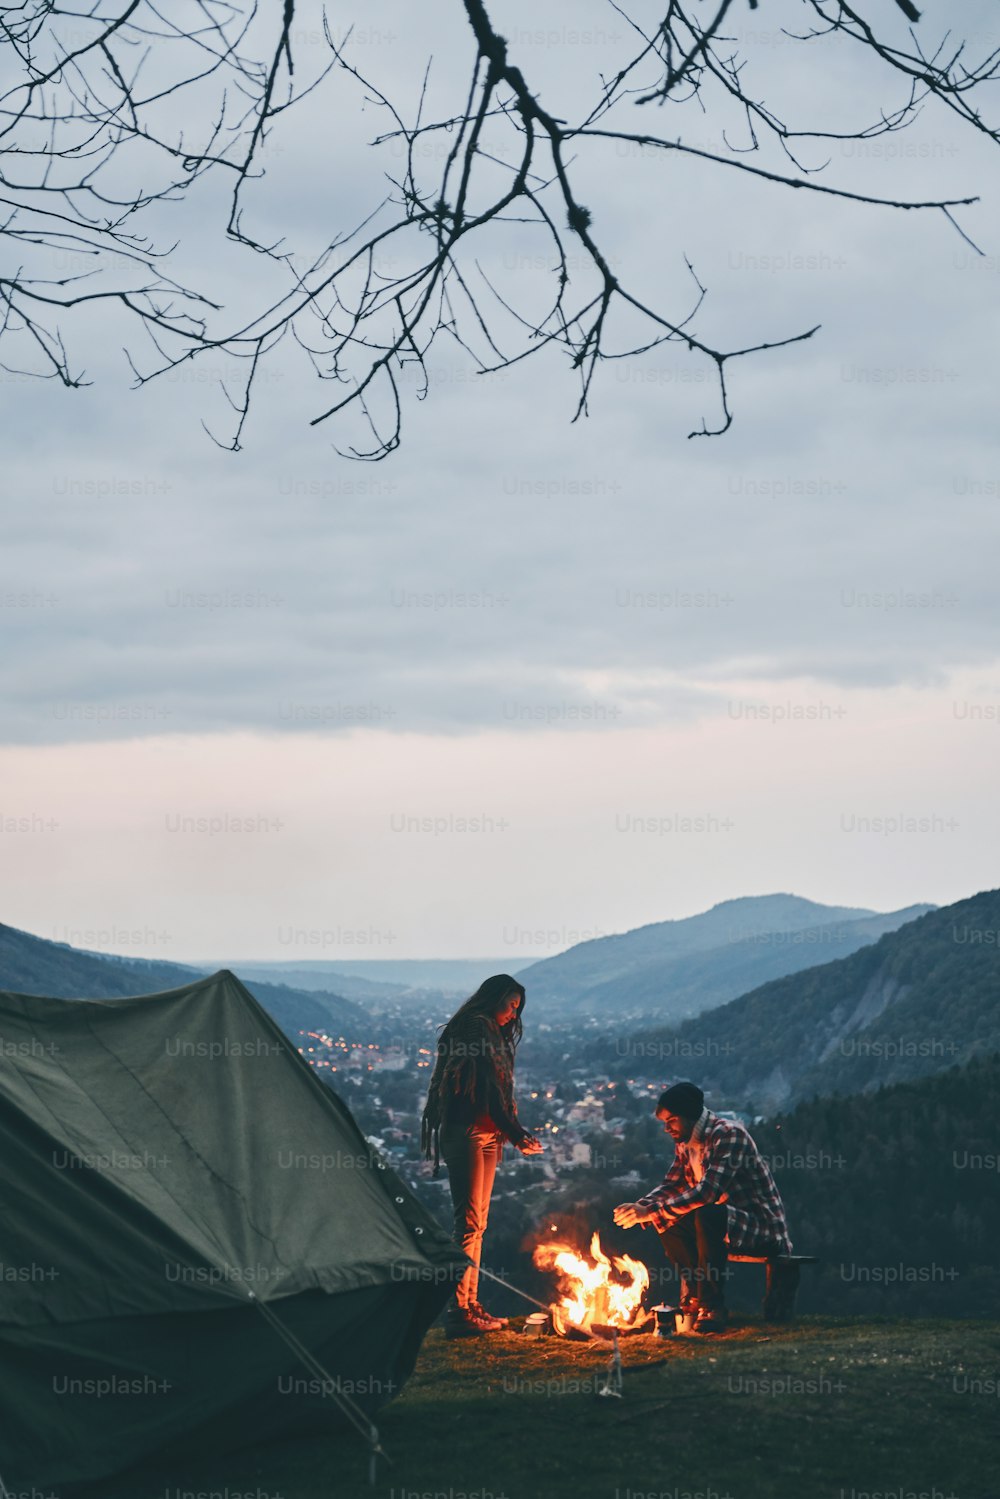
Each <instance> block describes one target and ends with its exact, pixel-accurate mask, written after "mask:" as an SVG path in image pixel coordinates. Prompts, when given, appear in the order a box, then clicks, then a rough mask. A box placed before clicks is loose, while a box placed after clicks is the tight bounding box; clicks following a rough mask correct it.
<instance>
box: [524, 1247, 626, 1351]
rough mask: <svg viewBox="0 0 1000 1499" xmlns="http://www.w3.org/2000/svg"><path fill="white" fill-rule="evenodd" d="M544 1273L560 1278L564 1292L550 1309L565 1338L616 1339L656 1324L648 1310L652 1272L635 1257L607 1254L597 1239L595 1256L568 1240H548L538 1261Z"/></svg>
mask: <svg viewBox="0 0 1000 1499" xmlns="http://www.w3.org/2000/svg"><path fill="white" fill-rule="evenodd" d="M532 1259H533V1260H534V1263H535V1264H536V1265H537V1266H538V1268H539V1269H540V1270H552V1271H554V1272H555V1274H556V1276H557V1278H558V1282H559V1289H560V1292H561V1294H560V1296H559V1298H558V1300H556V1301H553V1302H551V1303H550V1306H549V1311H550V1313H551V1316H552V1326H553V1328H554V1329H555V1331H556V1332H557V1333H560V1334H561V1335H562V1336H563V1337H577V1338H580V1337H590V1336H596V1337H610V1336H611V1335H612V1334H613V1333H614V1332H615V1331H617V1332H618V1333H630V1332H645V1331H647V1330H648V1329H649V1327H650V1326H651V1322H652V1318H651V1316H650V1314H649V1313H648V1312H646V1311H645V1310H644V1308H643V1306H642V1297H643V1295H644V1293H645V1292H646V1290H647V1289H648V1286H649V1272H648V1270H647V1269H646V1267H645V1265H643V1264H642V1263H641V1261H639V1260H634V1259H632V1258H631V1256H630V1255H627V1254H623V1255H613V1256H609V1255H607V1254H605V1252H604V1250H603V1249H602V1248H601V1236H600V1234H598V1233H595V1234H593V1235H592V1237H591V1240H590V1252H589V1256H586V1255H585V1254H584V1253H582V1252H581V1251H580V1250H578V1249H576V1248H575V1247H574V1246H573V1244H571V1243H569V1242H568V1241H566V1240H562V1239H545V1240H543V1241H542V1242H541V1243H540V1244H537V1245H536V1246H535V1250H534V1253H533V1255H532Z"/></svg>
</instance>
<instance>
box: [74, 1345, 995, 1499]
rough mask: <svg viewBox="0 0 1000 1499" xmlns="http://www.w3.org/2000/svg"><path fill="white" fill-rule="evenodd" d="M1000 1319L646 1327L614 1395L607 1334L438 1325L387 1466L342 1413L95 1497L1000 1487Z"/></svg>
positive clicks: (403, 1404) (444, 1496) (954, 1491)
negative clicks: (476, 1334) (673, 1330)
mask: <svg viewBox="0 0 1000 1499" xmlns="http://www.w3.org/2000/svg"><path fill="white" fill-rule="evenodd" d="M998 1334H1000V1326H998V1325H997V1324H996V1323H993V1324H989V1323H986V1324H971V1325H970V1324H962V1323H958V1322H944V1321H942V1322H917V1323H913V1322H904V1321H891V1322H885V1321H883V1322H877V1323H874V1324H872V1323H868V1322H862V1321H860V1320H856V1319H850V1318H846V1317H844V1318H839V1319H824V1320H822V1321H821V1320H819V1319H816V1318H808V1319H807V1320H805V1321H804V1322H802V1323H801V1324H800V1325H798V1326H792V1327H780V1326H779V1327H775V1326H768V1327H766V1328H765V1327H762V1326H760V1325H759V1324H757V1323H747V1324H744V1325H741V1326H739V1327H737V1328H736V1329H735V1330H734V1331H732V1332H730V1333H728V1334H727V1335H726V1336H725V1337H723V1338H711V1337H707V1338H700V1339H695V1338H685V1339H680V1338H675V1339H670V1340H667V1341H665V1342H660V1341H659V1340H657V1339H656V1338H653V1337H637V1338H633V1339H626V1340H624V1342H623V1347H622V1362H623V1365H624V1376H623V1390H622V1397H621V1398H620V1399H609V1400H602V1399H595V1395H596V1394H597V1392H598V1390H599V1389H600V1387H601V1385H602V1384H603V1382H604V1378H605V1375H606V1373H607V1365H608V1351H607V1347H606V1345H604V1346H602V1345H592V1344H589V1343H571V1342H567V1341H566V1340H564V1339H562V1338H552V1337H549V1338H538V1339H535V1338H525V1337H522V1336H520V1335H519V1334H518V1333H517V1332H516V1331H514V1330H513V1329H512V1330H511V1331H508V1332H501V1333H491V1334H490V1335H489V1337H486V1338H480V1339H478V1340H476V1341H475V1342H474V1343H473V1344H472V1345H471V1346H470V1344H469V1343H466V1342H459V1343H448V1342H446V1341H445V1340H444V1336H443V1334H442V1333H441V1332H440V1331H437V1330H435V1331H432V1332H431V1333H430V1335H429V1336H428V1338H427V1339H426V1341H425V1343H424V1346H423V1349H422V1350H421V1353H420V1359H419V1362H418V1364H417V1369H416V1372H415V1373H414V1375H413V1376H412V1378H411V1379H410V1381H409V1383H408V1384H407V1386H406V1388H405V1389H404V1391H403V1393H402V1395H401V1396H400V1397H399V1398H398V1399H396V1400H394V1401H393V1403H392V1404H391V1405H390V1406H388V1407H387V1408H386V1409H385V1410H383V1411H382V1412H380V1414H379V1416H378V1418H377V1419H378V1426H379V1430H380V1432H381V1435H382V1440H383V1443H384V1446H385V1450H386V1452H387V1454H388V1457H389V1459H390V1461H391V1466H388V1465H387V1464H386V1463H384V1462H380V1463H379V1465H378V1470H377V1479H376V1483H375V1485H374V1486H373V1485H372V1484H371V1483H370V1482H369V1479H368V1473H367V1457H366V1454H365V1449H364V1445H363V1443H362V1441H361V1440H360V1438H359V1436H358V1435H357V1433H356V1432H354V1431H352V1430H349V1429H345V1428H344V1426H343V1425H339V1426H331V1425H327V1426H326V1428H325V1429H323V1430H320V1431H318V1432H315V1433H312V1434H303V1435H302V1436H299V1437H295V1438H293V1439H289V1440H288V1441H285V1442H282V1443H280V1444H278V1443H276V1444H274V1445H269V1446H259V1447H253V1448H248V1449H245V1450H243V1451H242V1452H237V1453H231V1454H228V1455H224V1456H223V1455H220V1456H204V1457H200V1458H195V1457H193V1456H191V1455H186V1454H185V1453H183V1452H180V1451H178V1452H175V1453H172V1454H169V1455H165V1456H164V1457H163V1459H162V1460H161V1461H160V1462H159V1463H151V1464H150V1465H148V1466H147V1467H144V1468H143V1469H136V1470H133V1471H132V1472H131V1473H129V1474H123V1475H122V1476H121V1477H120V1478H118V1479H111V1480H106V1481H105V1482H104V1483H102V1484H101V1485H100V1488H99V1489H97V1488H95V1489H93V1490H88V1491H87V1492H86V1494H81V1495H79V1496H78V1499H164V1495H177V1496H178V1499H181V1496H183V1495H184V1494H188V1493H193V1492H196V1493H201V1494H216V1495H220V1496H221V1495H225V1494H232V1495H233V1499H236V1494H237V1492H239V1493H241V1494H246V1495H250V1494H253V1495H255V1496H256V1495H259V1496H261V1499H265V1496H267V1499H275V1496H278V1495H285V1496H287V1499H328V1496H329V1495H330V1493H331V1492H335V1493H336V1494H337V1496H338V1499H371V1496H372V1495H374V1496H376V1499H394V1496H395V1499H411V1496H412V1499H430V1496H436V1499H649V1496H652V1495H656V1496H659V1499H806V1496H808V1499H820V1496H822V1499H838V1496H839V1499H852V1496H855V1495H856V1496H857V1499H867V1496H872V1499H874V1496H875V1495H879V1496H882V1499H890V1496H892V1499H947V1496H953V1499H959V1496H960V1499H996V1493H997V1489H996V1482H995V1469H996V1455H995V1452H994V1450H993V1449H994V1445H995V1444H994V1441H993V1437H992V1431H991V1427H990V1422H991V1419H992V1415H993V1410H992V1405H991V1401H990V1394H989V1391H991V1390H995V1388H996V1373H995V1370H996V1346H997V1338H998ZM637 1345H640V1346H637ZM979 1390H983V1391H985V1392H986V1393H976V1392H977V1391H979ZM993 1405H995V1399H994V1401H993ZM699 1437H700V1438H701V1439H699ZM331 1473H332V1474H334V1475H335V1485H334V1486H333V1487H331Z"/></svg>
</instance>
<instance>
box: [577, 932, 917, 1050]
mask: <svg viewBox="0 0 1000 1499" xmlns="http://www.w3.org/2000/svg"><path fill="white" fill-rule="evenodd" d="M930 910H933V907H932V906H926V905H924V906H908V907H906V908H905V909H903V910H901V911H888V912H886V913H885V914H883V915H876V916H865V917H862V918H861V919H860V920H858V921H836V922H831V923H829V924H827V925H825V926H814V927H802V928H799V929H797V930H793V931H767V932H760V933H758V934H757V935H755V936H752V937H744V938H742V939H741V940H739V941H737V942H728V943H727V944H726V945H725V946H724V947H713V948H711V949H709V950H708V951H707V952H696V953H691V954H689V955H688V956H686V957H681V958H672V959H662V958H658V959H657V960H656V961H654V962H651V963H644V964H641V965H640V966H638V967H636V968H634V969H632V970H631V971H630V972H629V973H627V974H625V975H624V976H623V977H622V978H619V979H614V980H613V981H611V982H610V983H602V984H597V985H595V986H594V987H593V988H592V989H586V990H584V992H583V993H582V994H580V995H578V996H577V997H576V999H575V1000H574V1001H572V1008H573V1010H574V1012H586V1011H590V1012H600V1011H605V1010H607V1009H608V1008H609V1007H611V1008H612V1009H613V1010H616V1011H618V1012H619V1013H620V1012H621V1011H622V1010H623V1009H628V1010H630V1011H632V1012H633V1013H641V1014H650V1015H652V1014H657V1015H662V1016H663V1019H664V1020H676V1021H680V1020H685V1019H688V1018H690V1017H691V1016H693V1015H700V1014H701V1013H702V1011H704V1010H710V1009H714V1008H715V1007H716V1006H717V1005H722V1004H725V1003H726V1002H727V1001H728V1000H730V999H736V998H738V996H739V995H741V994H746V993H747V991H748V990H750V989H753V988H756V987H757V986H758V985H760V984H764V983H767V982H768V980H770V979H776V978H783V977H784V976H785V975H786V974H789V973H799V972H801V971H802V969H804V968H812V967H813V966H814V965H815V964H816V963H829V962H833V961H834V959H836V958H844V957H847V956H848V955H849V954H850V953H852V952H857V950H858V948H860V947H865V946H866V945H867V944H868V943H869V942H876V941H877V940H878V938H879V937H881V936H882V935H883V934H884V933H885V932H894V931H896V930H897V928H898V927H901V926H904V925H905V924H906V922H908V921H915V920H916V919H917V917H918V916H923V915H926V913H927V912H928V911H930Z"/></svg>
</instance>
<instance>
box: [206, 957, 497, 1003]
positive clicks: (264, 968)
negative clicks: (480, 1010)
mask: <svg viewBox="0 0 1000 1499" xmlns="http://www.w3.org/2000/svg"><path fill="white" fill-rule="evenodd" d="M524 961H525V959H524V958H523V957H521V956H517V957H514V956H512V955H511V954H510V953H508V954H507V955H506V956H505V957H500V958H358V959H357V960H356V961H353V962H352V961H350V960H337V959H329V958H313V959H309V958H302V959H299V960H298V961H297V962H295V961H288V960H282V959H280V958H279V959H273V960H271V961H264V962H260V961H255V960H250V961H247V962H243V961H241V962H239V963H238V964H236V963H233V962H225V963H217V964H215V967H216V968H232V969H233V971H234V972H235V970H236V968H237V967H238V968H239V972H240V976H241V977H242V978H243V980H244V982H246V975H247V974H250V975H252V976H253V977H254V978H259V979H262V980H266V981H268V982H276V983H284V984H291V985H292V986H293V987H295V988H297V989H325V988H327V987H330V988H333V989H335V990H336V991H337V993H338V994H345V995H347V996H348V997H349V998H351V999H357V1000H360V1001H361V1003H362V1004H364V1003H366V1002H369V1003H372V1004H375V1003H378V1002H380V1001H383V1000H389V999H405V998H407V997H408V996H411V995H412V996H414V997H416V996H418V995H426V994H444V995H446V996H448V997H450V998H463V999H464V998H467V997H468V996H469V995H470V994H472V993H474V991H475V990H476V989H478V988H479V985H480V984H481V983H482V982H483V980H484V979H487V978H489V977H490V975H491V974H494V973H516V971H517V969H518V968H520V967H521V965H522V964H523V963H524Z"/></svg>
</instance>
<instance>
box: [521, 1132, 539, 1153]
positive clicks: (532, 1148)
mask: <svg viewBox="0 0 1000 1499" xmlns="http://www.w3.org/2000/svg"><path fill="white" fill-rule="evenodd" d="M517 1148H518V1150H519V1151H520V1152H521V1154H522V1155H541V1153H542V1142H541V1140H539V1138H538V1136H537V1135H525V1137H524V1139H523V1140H522V1141H521V1143H520V1145H519V1146H518V1147H517Z"/></svg>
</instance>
